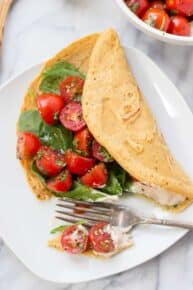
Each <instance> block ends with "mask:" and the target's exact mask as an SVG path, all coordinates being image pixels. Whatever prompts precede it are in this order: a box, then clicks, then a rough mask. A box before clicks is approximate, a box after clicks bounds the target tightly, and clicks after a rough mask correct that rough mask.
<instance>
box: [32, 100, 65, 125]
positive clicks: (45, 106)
mask: <svg viewBox="0 0 193 290" xmlns="http://www.w3.org/2000/svg"><path fill="white" fill-rule="evenodd" d="M37 106H38V110H39V112H40V114H41V116H42V119H43V120H44V121H45V122H46V123H47V124H48V125H54V124H55V123H56V122H57V121H58V118H59V113H60V111H61V110H62V108H63V107H64V100H63V99H62V97H60V96H58V95H54V94H42V95H39V96H38V97H37Z"/></svg>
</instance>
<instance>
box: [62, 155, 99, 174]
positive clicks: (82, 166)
mask: <svg viewBox="0 0 193 290" xmlns="http://www.w3.org/2000/svg"><path fill="white" fill-rule="evenodd" d="M65 162H66V166H67V169H68V170H69V171H70V172H71V173H73V174H77V175H84V174H85V173H86V172H87V171H88V170H89V169H91V168H92V167H93V166H94V164H95V159H92V158H87V157H83V156H81V155H79V154H77V153H76V152H72V151H70V150H67V151H66V152H65Z"/></svg>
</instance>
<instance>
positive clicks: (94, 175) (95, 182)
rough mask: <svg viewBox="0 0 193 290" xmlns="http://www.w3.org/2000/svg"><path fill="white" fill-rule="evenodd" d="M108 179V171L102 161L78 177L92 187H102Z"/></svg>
mask: <svg viewBox="0 0 193 290" xmlns="http://www.w3.org/2000/svg"><path fill="white" fill-rule="evenodd" d="M107 180H108V173H107V169H106V167H105V165H104V163H102V162H101V163H99V164H97V165H95V166H94V167H93V168H92V169H91V170H90V171H88V172H87V173H86V174H85V175H84V176H82V177H81V178H80V181H81V182H82V183H83V184H84V185H86V186H90V187H93V188H103V187H104V186H105V184H106V183H107Z"/></svg>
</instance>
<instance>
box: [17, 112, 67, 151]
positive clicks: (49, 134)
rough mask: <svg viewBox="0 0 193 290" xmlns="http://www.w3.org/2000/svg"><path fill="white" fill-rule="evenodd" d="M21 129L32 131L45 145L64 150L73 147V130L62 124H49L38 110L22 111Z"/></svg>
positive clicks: (19, 123)
mask: <svg viewBox="0 0 193 290" xmlns="http://www.w3.org/2000/svg"><path fill="white" fill-rule="evenodd" d="M18 125H19V131H21V132H31V133H34V134H35V135H36V136H38V137H39V139H40V141H41V143H42V144H43V145H47V146H50V147H51V148H53V149H55V150H60V151H61V152H64V151H65V150H66V149H68V148H71V147H72V132H71V131H69V130H67V129H65V128H64V127H63V126H62V125H60V124H57V125H55V126H49V125H47V124H46V123H45V122H44V121H43V120H42V118H41V116H40V114H39V112H38V111H37V110H30V111H26V112H22V113H21V115H20V118H19V122H18Z"/></svg>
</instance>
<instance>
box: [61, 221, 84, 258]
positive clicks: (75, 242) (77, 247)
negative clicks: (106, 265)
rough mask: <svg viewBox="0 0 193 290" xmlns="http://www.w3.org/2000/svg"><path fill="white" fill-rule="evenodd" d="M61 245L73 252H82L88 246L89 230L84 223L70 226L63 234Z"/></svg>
mask: <svg viewBox="0 0 193 290" xmlns="http://www.w3.org/2000/svg"><path fill="white" fill-rule="evenodd" d="M61 246H62V248H63V250H64V251H66V252H68V253H71V254H80V253H83V252H85V251H86V249H87V248H88V231H87V229H86V228H85V227H84V226H82V225H73V226H69V227H68V228H67V229H66V230H64V232H63V234H62V236H61Z"/></svg>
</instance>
